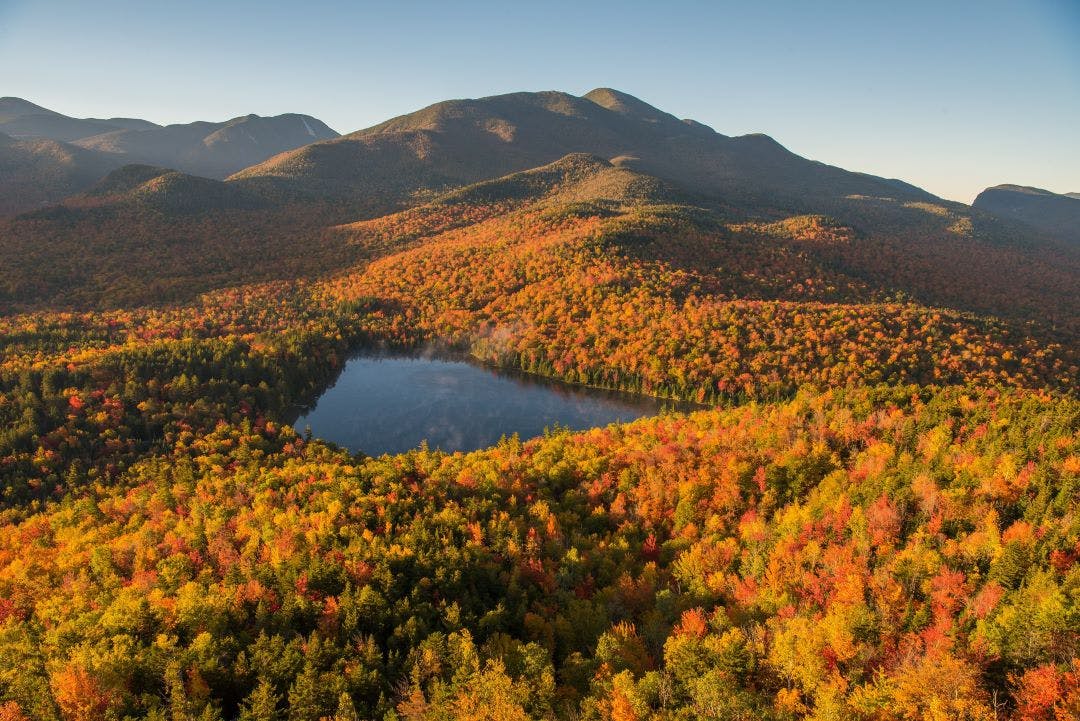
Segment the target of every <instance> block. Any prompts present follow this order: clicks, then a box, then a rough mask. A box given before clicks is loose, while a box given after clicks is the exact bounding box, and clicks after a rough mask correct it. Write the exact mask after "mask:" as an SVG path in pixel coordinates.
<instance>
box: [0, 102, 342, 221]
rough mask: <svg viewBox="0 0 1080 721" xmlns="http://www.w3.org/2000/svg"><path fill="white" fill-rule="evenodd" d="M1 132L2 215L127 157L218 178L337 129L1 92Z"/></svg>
mask: <svg viewBox="0 0 1080 721" xmlns="http://www.w3.org/2000/svg"><path fill="white" fill-rule="evenodd" d="M0 134H2V135H3V140H2V141H0V170H2V171H3V174H2V175H0V191H3V194H2V195H0V215H9V214H14V213H18V212H23V211H27V210H33V209H35V208H38V207H40V206H41V205H44V204H48V203H55V202H58V201H60V200H61V199H63V198H65V197H67V196H69V195H72V194H75V193H80V192H82V191H84V190H87V189H88V188H89V187H90V186H91V185H92V184H93V183H94V182H96V181H97V180H99V179H101V177H102V176H103V175H104V174H105V173H107V172H109V171H110V170H113V169H114V168H118V167H120V166H122V165H125V164H143V165H154V166H161V167H167V168H174V169H177V170H180V171H182V172H185V173H188V174H191V175H201V176H205V177H209V178H218V179H220V178H224V177H226V176H227V175H229V174H230V173H233V172H235V171H237V170H240V169H242V168H245V167H247V166H249V165H252V164H253V163H258V162H260V161H263V160H265V159H267V158H270V157H272V156H274V155H276V154H278V153H280V152H282V151H285V150H291V149H294V148H297V147H299V146H302V145H305V144H308V143H312V142H315V141H318V140H326V139H329V138H334V137H337V133H335V132H334V131H333V130H331V129H330V128H329V127H327V126H326V124H325V123H323V122H322V121H320V120H317V119H315V118H313V117H311V116H308V115H296V114H286V115H278V116H276V117H272V118H263V117H259V116H257V115H246V116H243V117H239V118H234V119H232V120H229V121H226V122H222V123H209V122H195V123H187V124H180V125H169V126H166V127H162V126H159V125H155V124H154V123H151V122H149V121H147V120H140V119H137V118H109V119H96V118H85V119H80V118H72V117H68V116H66V115H62V114H60V113H57V112H55V111H53V110H49V109H48V108H43V107H41V106H40V105H35V104H34V103H31V102H29V101H27V100H23V99H21V98H12V97H5V98H0ZM230 192H232V191H230Z"/></svg>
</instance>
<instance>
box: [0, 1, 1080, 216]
mask: <svg viewBox="0 0 1080 721" xmlns="http://www.w3.org/2000/svg"><path fill="white" fill-rule="evenodd" d="M411 8H412V11H411V13H410V11H409V10H406V9H402V8H386V7H381V6H370V5H368V4H365V3H361V4H359V5H354V6H349V7H347V8H337V7H335V6H334V3H327V2H319V1H316V2H313V3H309V4H307V5H306V6H304V7H302V8H299V7H296V6H294V5H287V4H284V3H268V4H265V5H263V4H255V3H249V2H240V3H232V4H230V5H229V7H227V8H221V7H216V6H214V5H212V4H209V3H203V2H201V0H200V1H199V2H195V3H191V4H188V5H185V6H184V8H182V9H170V8H159V7H144V6H141V5H136V4H134V3H130V2H126V1H124V0H113V1H111V2H104V3H101V4H97V5H95V6H93V7H82V6H80V5H79V4H77V3H74V2H68V1H67V0H61V1H60V2H56V3H52V4H51V7H50V8H43V7H41V6H40V5H35V4H32V3H29V2H23V1H21V0H14V1H9V2H6V3H3V4H0V95H12V96H17V97H22V98H24V99H26V100H29V101H31V102H34V103H37V104H39V105H42V106H44V107H47V108H49V109H52V110H55V111H58V112H61V113H64V114H66V115H72V116H75V117H110V116H113V117H116V116H126V117H140V118H145V119H147V120H151V121H153V122H157V123H162V124H168V123H182V122H191V121H194V120H215V121H220V120H225V119H228V118H232V117H236V116H239V115H245V114H248V113H257V114H259V115H276V114H279V113H284V112H296V113H306V114H309V115H312V116H315V117H317V118H319V119H320V120H322V121H324V122H326V123H327V124H328V125H330V126H331V127H332V128H334V129H335V130H337V131H338V132H341V133H349V132H352V131H355V130H359V129H362V128H365V127H369V126H371V125H374V124H376V123H378V122H381V121H382V120H386V119H388V118H390V117H394V116H397V115H401V114H404V113H409V112H412V111H415V110H418V109H420V108H422V107H425V106H427V105H430V104H432V103H436V102H439V101H442V100H448V99H452V98H461V97H482V96H488V95H497V94H501V93H506V92H516V91H522V90H533V91H534V90H562V91H565V92H570V93H572V94H575V95H582V94H584V93H585V92H587V91H589V90H591V89H593V88H595V87H613V88H616V89H618V90H622V91H624V92H627V93H630V94H632V95H634V96H636V97H639V98H641V99H642V100H644V101H645V102H648V103H650V104H652V105H654V106H656V107H658V108H660V109H661V110H664V111H666V112H669V113H672V114H673V115H676V116H678V117H681V118H692V119H694V120H697V121H699V122H702V123H705V124H707V125H709V126H710V127H712V128H714V129H715V130H716V131H717V132H719V133H723V134H724V135H742V134H746V133H756V132H761V133H766V134H768V135H770V136H772V137H774V138H775V139H776V140H777V141H779V142H780V143H782V144H783V145H784V146H785V147H787V148H789V149H790V150H792V151H793V152H795V153H798V154H800V155H803V156H805V157H808V158H811V159H814V160H819V161H822V162H825V163H829V164H831V165H837V166H840V167H844V168H847V169H849V170H855V171H861V172H866V173H872V174H875V175H880V176H884V177H890V178H900V179H902V180H905V181H907V182H910V183H914V184H916V185H918V186H920V187H923V188H925V189H927V190H929V191H930V192H932V193H935V194H937V195H940V196H942V197H944V198H948V199H951V200H959V201H961V202H965V203H970V202H971V201H972V200H973V199H974V197H975V195H976V194H978V192H980V191H981V190H982V189H983V188H986V187H989V186H994V185H998V184H1002V183H1011V184H1017V185H1028V186H1034V187H1039V188H1044V189H1047V190H1050V191H1052V192H1056V193H1068V192H1080V139H1078V137H1077V134H1076V132H1075V130H1074V128H1073V126H1074V125H1075V123H1076V120H1077V118H1080V8H1078V7H1075V6H1073V5H1072V4H1071V3H1068V2H1065V1H1060V0H1039V1H1038V2H1030V3H1020V2H988V3H967V2H963V3H956V4H953V5H952V6H950V7H948V8H944V9H943V8H938V7H936V6H935V5H933V4H930V3H921V2H920V3H914V4H908V5H906V6H905V7H903V8H866V7H863V6H861V5H859V4H856V3H846V2H830V3H824V4H818V5H816V6H815V7H814V8H813V9H811V8H807V7H804V6H801V5H800V4H798V3H788V2H784V3H770V4H768V6H767V7H755V8H753V9H748V8H744V7H740V6H734V5H730V6H729V5H724V6H723V7H721V8H717V7H713V6H711V5H710V6H704V5H699V4H696V3H686V2H683V3H677V4H675V5H671V6H668V7H666V8H663V9H661V8H655V7H651V6H649V5H646V4H636V3H629V4H622V5H602V6H598V5H593V6H591V7H579V6H578V5H572V4H556V5H552V6H549V7H548V8H547V9H545V10H539V9H536V8H521V7H513V8H507V9H500V6H498V5H495V4H489V3H483V2H473V3H468V4H466V5H464V6H460V7H457V8H453V9H451V8H445V7H441V6H435V5H428V4H427V3H419V4H415V5H413V6H411ZM226 71H227V72H226Z"/></svg>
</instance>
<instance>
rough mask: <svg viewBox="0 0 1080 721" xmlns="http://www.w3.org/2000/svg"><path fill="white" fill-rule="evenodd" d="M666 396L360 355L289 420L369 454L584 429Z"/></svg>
mask: <svg viewBox="0 0 1080 721" xmlns="http://www.w3.org/2000/svg"><path fill="white" fill-rule="evenodd" d="M672 405H673V404H672V403H671V402H670V401H662V400H659V399H654V398H645V397H641V396H634V395H630V394H625V393H614V392H610V391H603V390H597V389H592V388H584V387H581V386H573V385H568V384H564V383H558V382H554V381H549V380H546V379H540V378H534V377H531V376H525V375H519V374H508V373H502V372H497V371H494V370H491V369H489V368H485V367H482V366H479V365H475V364H473V363H467V362H462V361H454V360H440V359H434V358H416V357H397V356H361V357H357V358H353V359H352V360H350V361H348V362H347V363H346V365H345V367H344V369H342V372H341V375H340V376H339V377H338V379H337V381H336V382H335V383H334V385H332V386H331V387H330V388H328V389H327V390H326V391H325V392H324V393H323V394H322V396H320V397H319V399H318V400H317V401H316V403H315V405H314V406H313V407H310V408H309V409H308V410H306V412H304V413H303V415H301V416H300V418H299V419H297V421H296V422H295V423H294V424H293V427H294V428H295V429H296V430H297V432H299V433H301V434H303V433H305V432H306V431H307V429H308V428H310V429H311V433H312V435H313V436H315V437H316V438H321V439H323V440H327V441H333V442H334V443H337V444H338V445H340V446H343V447H345V448H348V449H349V450H352V451H362V452H364V453H366V454H368V455H373V456H374V455H381V454H383V453H402V452H404V451H407V450H410V449H413V448H416V447H417V446H419V445H420V443H421V442H422V441H427V443H428V446H429V447H431V448H433V449H434V448H441V449H442V450H444V451H470V450H476V449H478V448H486V447H488V446H491V445H494V444H495V443H497V442H498V441H499V438H500V437H501V436H504V435H505V436H510V435H512V434H514V433H517V434H518V435H519V436H520V437H521V439H522V440H524V439H526V438H532V437H533V436H538V435H541V434H543V432H544V429H545V428H549V427H553V426H555V425H556V424H558V425H560V426H563V427H566V428H571V429H575V430H578V429H585V428H593V427H595V426H604V425H607V424H609V423H615V422H617V421H631V420H634V419H637V418H641V417H643V416H649V415H655V414H657V413H659V412H660V411H662V410H663V409H664V408H670V407H672Z"/></svg>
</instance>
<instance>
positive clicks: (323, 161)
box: [235, 89, 933, 210]
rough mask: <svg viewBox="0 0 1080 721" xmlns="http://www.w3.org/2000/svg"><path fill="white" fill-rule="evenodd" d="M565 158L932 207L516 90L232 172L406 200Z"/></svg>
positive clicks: (711, 183)
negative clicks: (423, 192) (597, 159)
mask: <svg viewBox="0 0 1080 721" xmlns="http://www.w3.org/2000/svg"><path fill="white" fill-rule="evenodd" d="M569 153H591V154H594V155H598V156H600V157H602V158H605V159H608V160H612V161H613V162H617V163H619V164H625V165H628V166H630V167H633V168H635V169H637V170H640V171H642V172H645V173H648V174H650V175H655V176H656V177H658V178H660V179H662V180H665V181H667V182H670V183H673V184H676V185H678V186H680V187H681V188H682V189H683V190H684V191H686V192H690V193H693V194H696V195H700V196H702V197H704V198H709V199H712V200H717V201H722V202H727V203H729V204H731V205H737V206H739V207H741V208H744V209H750V208H753V209H758V210H764V209H770V208H775V207H777V206H779V207H783V208H786V209H806V208H808V207H809V206H811V205H814V206H818V209H821V208H820V206H821V204H822V203H827V204H829V205H830V206H832V205H835V204H837V203H840V202H841V201H843V199H844V198H845V197H846V196H848V195H853V194H862V195H870V196H888V197H899V198H904V199H908V200H927V199H933V196H931V195H930V194H928V193H926V192H924V191H921V190H919V189H917V188H913V187H911V186H904V185H902V184H898V183H897V182H895V181H890V180H886V179H883V178H875V177H873V176H867V175H862V174H859V173H852V172H849V171H846V170H842V169H840V168H835V167H832V166H828V165H824V164H822V163H816V162H813V161H809V160H806V159H804V158H800V157H799V156H797V155H795V154H794V153H791V152H789V151H788V150H786V149H785V148H783V147H782V146H781V145H780V144H779V143H776V142H775V141H774V140H772V139H771V138H768V137H767V136H763V135H748V136H743V137H737V138H729V137H726V136H723V135H720V134H718V133H716V132H715V131H713V130H712V129H710V128H708V127H706V126H704V125H701V124H699V123H695V122H693V121H683V120H679V119H678V118H675V117H674V116H672V115H668V114H667V113H663V112H662V111H660V110H657V109H656V108H653V107H652V106H649V105H648V104H646V103H644V102H642V101H641V100H638V99H637V98H634V97H632V96H630V95H627V94H625V93H620V92H618V91H614V90H610V89H599V90H595V91H593V92H591V93H589V94H587V95H586V96H584V97H575V96H572V95H568V94H566V93H559V92H541V93H513V94H510V95H500V96H493V97H488V98H480V99H477V100H451V101H446V102H442V103H437V104H435V105H432V106H430V107H427V108H424V109H423V110H420V111H417V112H415V113H412V114H409V115H404V116H401V117H398V118H394V119H391V120H388V121H386V122H385V123H381V124H379V125H376V126H374V127H372V128H368V129H366V130H361V131H358V132H356V133H352V134H350V135H347V136H344V137H342V138H339V139H337V140H334V141H330V142H327V143H319V144H315V145H313V146H310V147H306V148H302V149H300V150H296V151H293V152H291V153H285V154H283V155H280V156H278V157H275V158H272V159H271V160H269V161H267V162H265V163H262V164H260V165H258V166H255V167H252V168H248V169H247V170H244V171H242V172H241V173H238V174H237V175H236V176H235V177H236V178H238V179H250V178H255V177H266V176H271V177H279V178H286V179H289V180H290V181H292V182H293V183H294V184H295V185H296V186H297V187H298V188H317V189H318V190H319V191H320V192H337V193H340V194H345V195H347V194H350V193H367V192H372V191H375V192H382V193H383V194H385V195H387V196H388V198H389V199H392V200H396V201H398V202H401V201H403V200H405V199H406V198H408V197H409V196H410V194H411V193H414V192H416V191H420V190H431V189H438V188H442V187H448V186H453V185H461V184H467V183H473V182H477V181H480V180H485V179H489V178H494V177H499V176H501V175H505V174H507V173H512V172H516V171H520V170H525V169H528V168H533V167H538V166H541V165H544V164H547V163H550V162H553V161H555V160H557V159H558V158H561V157H563V156H565V155H567V154H569Z"/></svg>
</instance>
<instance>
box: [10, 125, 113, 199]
mask: <svg viewBox="0 0 1080 721" xmlns="http://www.w3.org/2000/svg"><path fill="white" fill-rule="evenodd" d="M117 165H118V162H117V161H116V160H114V159H113V158H109V157H107V156H104V155H101V154H100V153H95V152H94V151H91V150H86V149H84V148H80V147H78V146H75V145H71V144H69V143H63V142H59V141H56V140H49V139H48V138H24V139H15V138H11V137H9V136H7V135H3V134H0V216H3V215H8V214H11V213H16V212H21V211H24V210H28V209H31V208H35V207H39V206H42V205H47V204H49V203H55V202H57V201H59V200H60V199H62V198H64V197H66V196H68V195H71V194H72V193H76V192H79V191H81V190H83V189H84V188H86V187H88V186H89V185H90V184H91V183H93V182H94V181H96V180H98V179H99V178H101V176H103V175H104V174H105V173H107V172H109V171H110V170H112V169H113V168H115V167H116V166H117Z"/></svg>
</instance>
